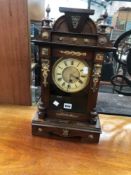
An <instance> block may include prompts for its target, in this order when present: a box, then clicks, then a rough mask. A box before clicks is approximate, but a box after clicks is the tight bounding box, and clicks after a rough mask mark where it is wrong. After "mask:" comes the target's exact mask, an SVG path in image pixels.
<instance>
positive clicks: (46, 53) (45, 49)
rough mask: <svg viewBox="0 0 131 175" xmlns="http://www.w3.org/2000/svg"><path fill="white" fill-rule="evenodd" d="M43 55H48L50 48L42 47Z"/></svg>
mask: <svg viewBox="0 0 131 175" xmlns="http://www.w3.org/2000/svg"><path fill="white" fill-rule="evenodd" d="M41 55H42V56H48V48H42V49H41Z"/></svg>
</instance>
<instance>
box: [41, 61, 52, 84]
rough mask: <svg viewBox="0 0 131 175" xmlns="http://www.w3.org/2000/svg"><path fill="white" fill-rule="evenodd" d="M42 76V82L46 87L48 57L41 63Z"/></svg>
mask: <svg viewBox="0 0 131 175" xmlns="http://www.w3.org/2000/svg"><path fill="white" fill-rule="evenodd" d="M41 71H42V76H43V84H44V86H45V87H46V86H47V84H48V82H47V77H48V72H49V71H50V70H49V60H48V59H44V60H43V63H42V69H41Z"/></svg>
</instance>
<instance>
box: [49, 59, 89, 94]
mask: <svg viewBox="0 0 131 175" xmlns="http://www.w3.org/2000/svg"><path fill="white" fill-rule="evenodd" d="M89 74H90V67H89V65H88V64H87V63H86V62H85V61H83V60H80V59H75V58H61V59H59V60H58V61H56V63H55V64H54V66H53V69H52V78H53V81H54V83H55V85H56V86H57V87H58V88H59V89H61V90H62V91H64V92H67V93H75V92H79V91H81V90H83V89H84V88H85V87H86V86H87V85H88V82H89Z"/></svg>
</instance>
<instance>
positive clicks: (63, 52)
mask: <svg viewBox="0 0 131 175" xmlns="http://www.w3.org/2000/svg"><path fill="white" fill-rule="evenodd" d="M60 53H61V54H65V55H67V56H68V55H70V56H86V52H76V51H69V50H66V51H63V50H60Z"/></svg>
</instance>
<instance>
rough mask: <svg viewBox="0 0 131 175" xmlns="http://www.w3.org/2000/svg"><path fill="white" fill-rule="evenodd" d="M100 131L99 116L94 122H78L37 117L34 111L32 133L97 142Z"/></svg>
mask: <svg viewBox="0 0 131 175" xmlns="http://www.w3.org/2000/svg"><path fill="white" fill-rule="evenodd" d="M100 133H101V127H100V121H99V117H98V116H97V117H96V124H95V125H94V124H89V122H78V121H72V122H70V121H69V120H62V119H55V118H45V119H44V120H41V119H39V116H38V114H37V113H36V114H35V116H34V118H33V120H32V134H33V135H35V136H42V137H43V136H44V137H52V138H57V139H61V138H65V139H67V140H72V141H75V140H76V139H77V140H82V141H85V142H88V143H98V142H99V137H100Z"/></svg>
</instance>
